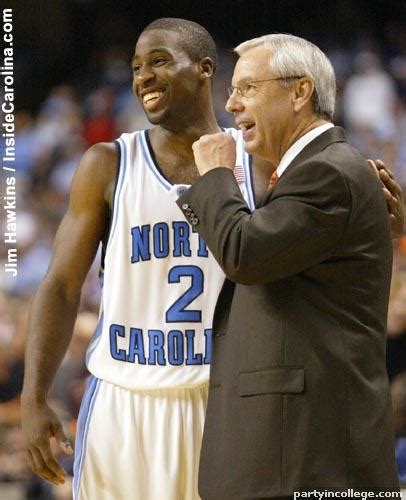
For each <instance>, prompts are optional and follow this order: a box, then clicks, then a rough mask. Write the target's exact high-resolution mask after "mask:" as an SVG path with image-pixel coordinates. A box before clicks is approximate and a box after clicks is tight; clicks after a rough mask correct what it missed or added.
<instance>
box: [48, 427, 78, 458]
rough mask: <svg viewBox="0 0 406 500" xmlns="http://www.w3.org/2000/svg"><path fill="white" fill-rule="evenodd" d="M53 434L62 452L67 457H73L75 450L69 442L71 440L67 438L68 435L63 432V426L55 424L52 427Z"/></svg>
mask: <svg viewBox="0 0 406 500" xmlns="http://www.w3.org/2000/svg"><path fill="white" fill-rule="evenodd" d="M51 429H52V433H53V435H54V437H55V439H56V440H57V442H58V443H59V445H60V446H61V448H62V451H63V452H64V453H66V454H67V455H73V448H72V445H71V443H70V441H69V439H68V438H67V437H66V434H65V432H64V430H63V427H62V425H61V424H60V423H59V422H58V423H54V424H53V425H52V427H51Z"/></svg>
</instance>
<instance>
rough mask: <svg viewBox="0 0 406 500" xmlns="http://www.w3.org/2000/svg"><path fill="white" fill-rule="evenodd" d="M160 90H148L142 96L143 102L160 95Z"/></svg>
mask: <svg viewBox="0 0 406 500" xmlns="http://www.w3.org/2000/svg"><path fill="white" fill-rule="evenodd" d="M161 95H162V92H149V93H148V94H145V95H144V97H143V101H144V102H148V101H150V100H151V99H156V98H157V97H161Z"/></svg>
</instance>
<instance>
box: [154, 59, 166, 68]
mask: <svg viewBox="0 0 406 500" xmlns="http://www.w3.org/2000/svg"><path fill="white" fill-rule="evenodd" d="M165 63H166V59H165V58H164V57H155V59H154V60H153V64H154V66H162V64H165Z"/></svg>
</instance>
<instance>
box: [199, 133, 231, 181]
mask: <svg viewBox="0 0 406 500" xmlns="http://www.w3.org/2000/svg"><path fill="white" fill-rule="evenodd" d="M235 146H236V145H235V140H234V139H233V137H232V136H231V135H230V134H226V133H224V132H220V133H218V134H211V135H203V136H202V137H200V139H199V140H198V141H196V142H194V143H193V146H192V147H193V154H194V156H195V163H196V166H197V169H198V170H199V173H200V175H204V174H205V173H206V172H209V171H210V170H213V169H214V168H217V167H228V168H230V169H231V170H233V169H234V167H235V160H236V154H235Z"/></svg>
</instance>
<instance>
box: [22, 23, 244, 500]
mask: <svg viewBox="0 0 406 500" xmlns="http://www.w3.org/2000/svg"><path fill="white" fill-rule="evenodd" d="M132 68H133V74H134V85H133V89H134V93H135V95H136V96H137V97H138V99H139V100H140V102H141V105H142V106H143V108H144V110H145V113H146V114H147V117H148V119H149V120H150V121H151V122H152V123H153V124H154V125H155V127H154V128H152V129H151V130H144V131H141V132H135V133H132V134H123V135H122V136H121V137H120V138H119V139H118V140H117V141H116V142H115V143H114V144H113V143H111V144H97V145H95V146H93V147H92V148H90V149H89V151H88V152H87V153H86V154H85V155H84V157H83V159H82V160H81V162H80V165H79V167H78V170H77V172H76V175H75V177H74V180H73V184H72V190H71V196H70V204H69V208H68V211H67V214H66V215H65V217H64V219H63V221H62V223H61V226H60V228H59V230H58V233H57V235H56V239H55V245H54V254H53V259H52V262H51V265H50V268H49V270H48V273H47V276H46V277H45V279H44V281H43V282H42V284H41V285H40V287H39V290H38V292H37V294H36V297H35V299H34V302H33V306H32V310H31V314H30V321H29V335H28V340H27V352H26V376H25V386H24V390H23V395H22V421H23V429H24V435H25V442H26V448H27V454H28V460H29V463H30V466H31V467H32V469H33V470H34V471H35V472H37V473H38V474H40V475H41V476H42V477H43V478H45V479H47V480H48V481H50V482H53V483H55V484H58V483H61V482H63V481H64V477H65V474H64V471H63V470H62V469H61V467H60V466H59V464H58V463H57V462H56V460H55V459H54V457H53V454H52V452H51V449H50V446H49V438H50V437H52V436H54V437H55V438H56V440H57V441H58V442H59V443H60V444H61V445H62V448H64V449H65V450H66V451H68V452H69V449H70V447H69V444H68V442H67V439H66V437H65V435H64V433H63V431H62V428H61V426H60V423H59V421H58V419H57V417H56V416H55V414H54V413H53V411H52V410H51V409H50V408H49V407H48V405H47V403H46V394H47V391H48V389H49V387H50V384H51V382H52V379H53V377H54V375H55V372H56V370H57V368H58V366H59V364H60V362H61V359H62V357H63V355H64V353H65V351H66V348H67V345H68V343H69V340H70V337H71V332H72V327H73V324H74V321H75V318H76V314H77V310H78V305H79V299H80V291H81V286H82V284H83V281H84V279H85V277H86V274H87V272H88V270H89V267H90V265H91V263H92V261H93V259H94V256H95V254H96V251H97V248H98V245H99V242H102V243H103V262H102V269H101V273H102V281H103V298H102V304H101V311H100V318H99V323H98V326H97V329H96V332H95V334H94V336H93V339H92V340H91V342H90V345H89V348H88V352H87V366H88V369H89V371H90V373H91V377H90V381H89V384H88V387H87V390H86V393H85V395H84V398H83V402H82V407H81V410H80V414H79V419H78V429H77V441H76V446H75V451H76V453H75V464H74V485H73V487H74V498H76V499H80V500H85V499H88V500H96V499H97V500H104V499H106V500H107V499H115V500H119V499H122V500H124V499H125V500H127V499H128V500H129V499H131V500H136V499H139V500H165V499H168V500H180V499H196V498H198V493H197V472H198V458H199V453H200V443H201V436H202V432H203V422H204V415H205V408H206V400H207V390H208V387H207V382H208V377H209V363H210V355H211V349H210V346H211V324H212V316H213V311H214V305H215V303H216V299H217V296H218V293H219V290H220V287H221V285H222V283H223V279H224V276H223V273H222V272H221V270H220V268H219V267H218V265H217V263H216V262H215V261H214V259H212V258H211V256H209V253H208V251H207V248H206V245H205V243H204V241H203V240H202V239H201V238H199V236H198V234H197V233H196V232H194V231H193V225H189V224H188V223H186V222H185V221H184V219H183V216H182V213H181V211H180V210H179V208H178V207H177V205H176V203H175V201H176V199H177V198H178V196H179V194H180V193H181V192H182V190H184V189H186V187H187V186H188V185H190V184H191V183H192V182H193V180H194V179H195V178H196V177H197V176H198V172H197V169H196V167H195V164H194V161H193V152H192V143H193V142H194V141H195V140H196V139H198V138H199V137H200V136H201V135H203V134H208V133H213V132H216V131H219V130H220V128H219V126H218V125H217V122H216V118H215V115H214V111H213V106H212V95H211V87H212V82H211V80H212V76H213V73H214V71H215V68H216V49H215V45H214V42H213V39H212V38H211V36H210V35H209V34H208V33H207V31H206V30H205V29H204V28H202V27H201V26H199V25H197V24H195V23H192V22H189V21H183V20H161V21H159V20H158V21H157V22H155V23H152V24H151V25H150V26H148V27H147V28H146V29H145V30H144V32H143V33H142V34H141V36H140V38H139V40H138V42H137V45H136V49H135V54H134V58H133V61H132ZM229 133H231V134H233V136H234V137H235V139H236V140H237V155H238V165H239V168H238V171H237V172H236V176H237V180H239V181H240V186H241V190H242V192H243V194H244V196H245V197H246V200H247V203H248V204H249V205H250V207H251V208H254V196H253V190H252V177H251V170H250V164H249V157H248V155H247V154H246V153H245V152H244V145H243V141H242V136H241V133H240V132H238V133H237V131H236V130H234V129H230V130H229ZM192 224H193V223H192Z"/></svg>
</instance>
